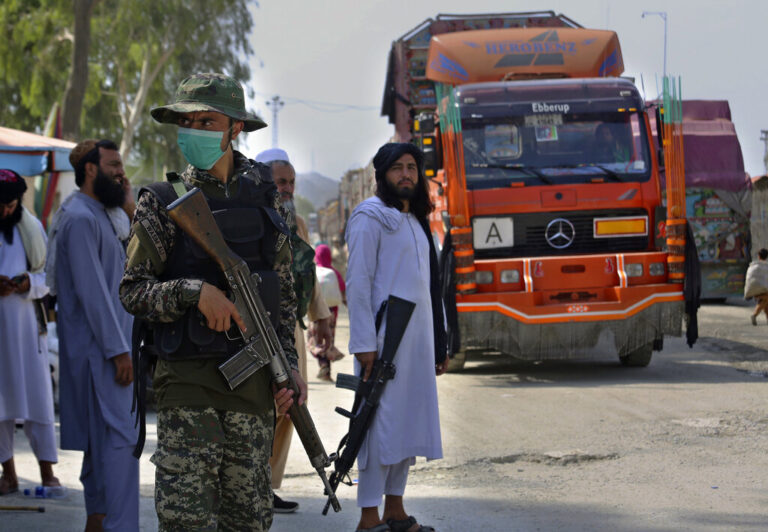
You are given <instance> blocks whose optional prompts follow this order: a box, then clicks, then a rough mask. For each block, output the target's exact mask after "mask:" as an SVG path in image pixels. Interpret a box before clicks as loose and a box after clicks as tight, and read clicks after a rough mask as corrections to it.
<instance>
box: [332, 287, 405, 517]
mask: <svg viewBox="0 0 768 532" xmlns="http://www.w3.org/2000/svg"><path fill="white" fill-rule="evenodd" d="M415 307H416V303H412V302H411V301H407V300H405V299H401V298H399V297H397V296H392V295H390V296H389V298H388V299H387V301H386V302H384V304H383V305H382V307H381V308H380V309H379V311H378V313H377V314H376V330H377V331H378V329H379V326H380V325H381V319H382V318H383V317H384V311H385V310H386V313H387V329H386V332H385V334H384V346H383V347H382V350H381V356H380V357H378V358H377V359H376V361H375V362H374V363H373V369H372V370H371V375H370V377H368V380H367V381H363V380H362V379H361V378H359V377H356V376H354V375H345V374H342V373H339V374H338V375H337V376H336V387H337V388H347V389H349V390H353V391H355V402H354V404H353V406H352V411H347V410H344V409H343V408H341V407H336V412H338V413H339V414H341V415H342V416H344V417H347V418H349V419H350V421H349V432H348V433H347V435H346V436H344V437H343V438H342V439H341V442H340V443H339V449H338V451H339V452H340V454H339V455H338V458H336V461H335V463H334V471H333V473H331V480H330V484H331V490H330V491H329V494H330V495H329V497H328V502H326V503H325V508H323V515H326V514H327V513H328V507H329V506H330V505H332V504H333V500H334V499H335V498H336V495H335V493H336V488H337V487H338V486H339V484H340V483H341V482H344V483H345V484H347V485H349V486H351V485H352V481H351V480H350V479H349V470H350V469H351V468H352V465H353V464H354V463H355V459H356V458H357V454H358V453H359V452H360V447H361V446H362V445H363V440H364V439H365V435H366V434H367V433H368V429H369V428H370V427H371V423H372V422H373V416H374V415H375V414H376V409H377V408H378V407H379V400H380V399H381V394H382V393H384V387H385V386H386V385H387V381H389V380H391V379H393V378H394V377H395V365H394V363H393V362H392V361H393V360H394V358H395V353H397V348H398V347H399V346H400V340H402V339H403V334H405V328H406V327H407V326H408V322H409V321H410V320H411V314H413V309H414V308H415ZM342 447H343V448H344V450H343V451H342V450H341V449H342ZM345 479H346V480H345ZM334 508H335V507H334Z"/></svg>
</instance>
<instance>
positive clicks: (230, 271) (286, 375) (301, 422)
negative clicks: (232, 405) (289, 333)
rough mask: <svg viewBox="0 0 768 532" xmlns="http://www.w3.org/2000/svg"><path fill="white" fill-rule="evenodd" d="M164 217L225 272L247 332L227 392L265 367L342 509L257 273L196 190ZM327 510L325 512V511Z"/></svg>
mask: <svg viewBox="0 0 768 532" xmlns="http://www.w3.org/2000/svg"><path fill="white" fill-rule="evenodd" d="M168 214H169V216H170V217H171V219H172V220H173V221H174V222H176V224H177V225H178V226H179V227H181V229H182V230H184V232H185V233H187V234H188V235H189V236H190V238H192V240H194V242H195V243H196V244H198V245H199V246H200V247H201V248H202V249H203V250H205V252H206V253H207V254H208V255H209V256H210V257H211V258H212V259H213V260H215V261H216V264H218V266H219V268H220V269H221V270H222V272H223V273H224V277H225V278H226V281H227V284H228V285H229V290H230V292H231V293H232V295H233V297H234V304H235V307H236V308H237V311H238V313H239V314H240V317H241V318H242V319H243V322H244V323H245V326H246V332H245V333H243V332H242V331H240V330H239V329H238V331H239V334H240V336H241V338H242V339H243V340H244V341H245V343H246V346H245V347H244V348H243V349H242V350H241V351H240V352H239V353H237V354H235V355H233V356H232V357H230V358H229V359H228V360H226V361H225V362H224V363H222V364H221V365H220V366H219V371H221V373H222V375H223V376H224V378H225V379H226V380H227V383H228V384H229V386H230V388H231V389H234V388H236V387H237V386H238V385H240V384H241V383H242V382H244V381H245V380H246V379H247V378H248V377H250V376H251V375H253V374H254V373H255V372H256V371H258V370H259V369H261V368H262V367H264V366H265V365H269V370H270V373H271V375H272V379H273V382H274V383H275V386H276V387H277V388H278V389H282V388H289V389H291V390H293V394H294V395H293V397H294V402H293V405H292V406H291V408H290V409H289V410H288V414H289V415H290V417H291V421H292V422H293V426H294V427H296V432H298V433H299V438H300V439H301V443H302V445H303V446H304V450H305V451H306V453H307V456H308V457H309V461H310V463H311V464H312V467H314V468H315V470H316V471H317V474H318V475H319V476H320V479H321V480H322V481H323V487H324V489H325V494H326V495H328V497H329V501H330V504H332V505H333V509H334V510H335V511H337V512H338V511H340V510H341V505H340V504H339V501H338V499H337V498H336V494H335V493H334V490H333V488H331V484H330V483H329V482H328V478H327V477H326V474H325V468H326V467H329V466H330V465H331V464H332V463H333V461H334V460H335V455H331V457H329V456H328V455H327V454H326V452H325V448H324V447H323V442H322V441H321V440H320V435H319V434H318V433H317V429H316V428H315V423H314V422H313V421H312V416H311V415H310V414H309V410H308V409H307V405H306V403H305V404H302V405H299V401H298V399H299V395H300V390H299V386H298V384H297V383H296V381H295V380H294V379H293V376H292V374H291V368H290V365H289V364H288V360H287V358H286V356H285V353H284V352H283V347H282V345H281V344H280V340H279V339H278V337H277V333H276V332H275V328H274V327H273V326H272V322H271V321H270V320H269V313H268V312H267V310H266V308H265V307H264V303H263V302H262V301H261V297H260V296H259V289H258V283H259V281H260V278H259V276H258V274H251V273H250V270H249V269H248V265H247V264H246V263H245V261H244V260H243V259H241V258H240V257H239V256H238V255H237V254H236V253H234V252H233V251H232V250H231V249H229V246H228V245H227V243H226V241H225V240H224V236H223V235H222V234H221V231H220V230H219V227H218V226H217V225H216V220H215V219H214V217H213V214H212V213H211V209H210V207H208V202H207V201H206V200H205V197H204V196H203V193H202V192H201V191H200V189H198V188H193V189H192V190H190V191H189V192H187V193H186V194H184V195H183V196H182V197H180V198H179V199H178V200H176V201H174V202H173V203H172V204H170V205H169V206H168ZM326 511H327V510H326Z"/></svg>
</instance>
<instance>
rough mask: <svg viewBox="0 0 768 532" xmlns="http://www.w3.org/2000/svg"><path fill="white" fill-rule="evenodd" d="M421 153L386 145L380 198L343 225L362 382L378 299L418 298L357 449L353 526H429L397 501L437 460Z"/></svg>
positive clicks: (354, 349)
mask: <svg viewBox="0 0 768 532" xmlns="http://www.w3.org/2000/svg"><path fill="white" fill-rule="evenodd" d="M422 160H423V155H422V153H421V151H420V150H419V149H418V148H416V147H415V146H414V145H412V144H407V143H399V144H394V143H390V144H385V145H384V146H382V147H381V148H380V149H379V151H378V153H377V154H376V156H375V157H374V158H373V165H374V167H375V169H376V185H377V189H376V196H375V197H373V198H369V199H367V200H365V201H363V202H362V203H361V204H360V205H358V206H357V208H356V209H355V211H354V212H353V213H352V216H351V217H350V219H349V223H348V226H347V234H346V239H347V243H348V246H349V265H348V268H347V304H348V307H349V316H350V341H349V352H350V353H354V354H355V369H356V371H357V372H358V374H361V373H362V376H363V379H364V380H367V378H368V377H369V376H370V373H371V368H372V365H373V362H374V360H375V359H376V357H377V356H378V355H377V353H380V352H381V348H382V346H383V342H384V335H385V333H386V327H387V324H386V320H385V321H384V322H383V323H382V324H381V326H380V328H379V330H378V331H377V330H376V324H375V321H376V314H377V311H378V310H379V308H381V305H382V303H383V302H384V301H385V300H386V299H387V298H388V297H389V296H390V295H394V296H398V297H401V298H403V299H407V300H409V301H412V302H414V303H415V304H416V307H415V309H414V312H413V315H412V317H411V321H410V323H409V324H408V327H407V328H406V330H405V333H404V335H403V339H402V341H401V343H400V347H399V348H398V350H397V353H396V355H395V358H394V364H395V366H396V367H397V372H396V374H395V377H394V379H392V380H390V381H389V382H388V383H387V386H386V388H385V389H384V393H383V395H382V397H381V402H380V404H379V408H378V410H377V411H376V416H375V418H374V420H373V423H372V425H371V428H370V429H369V431H368V434H367V436H366V439H365V441H364V442H363V445H362V447H361V449H360V453H359V455H358V469H359V483H358V491H357V503H358V506H360V507H361V508H362V511H361V517H360V522H359V524H358V530H369V531H375V532H380V531H387V530H393V531H396V532H397V531H403V532H404V531H409V532H415V531H422V532H426V531H429V530H433V529H432V528H431V527H426V526H421V525H419V524H418V523H417V520H416V519H415V518H413V517H411V516H409V515H408V513H406V511H405V508H404V506H403V494H404V492H405V485H406V482H407V479H408V469H409V467H410V466H411V465H413V464H414V463H415V457H416V456H424V457H426V458H427V459H428V460H433V459H437V458H442V443H441V439H440V421H439V416H438V407H437V383H436V380H435V375H441V374H442V373H444V372H445V370H446V368H447V357H446V347H447V343H446V334H445V318H444V313H443V305H442V300H441V298H440V296H439V293H440V290H439V275H438V267H437V254H436V253H435V249H434V244H433V243H432V238H431V237H430V236H429V227H428V224H427V215H428V214H429V212H431V210H432V209H433V206H432V204H431V203H430V201H429V196H428V192H427V184H426V180H425V178H424V176H423V173H422V169H421V165H422ZM382 495H386V499H385V504H384V513H383V515H382V518H381V519H380V518H379V512H378V506H379V505H380V504H381V498H382Z"/></svg>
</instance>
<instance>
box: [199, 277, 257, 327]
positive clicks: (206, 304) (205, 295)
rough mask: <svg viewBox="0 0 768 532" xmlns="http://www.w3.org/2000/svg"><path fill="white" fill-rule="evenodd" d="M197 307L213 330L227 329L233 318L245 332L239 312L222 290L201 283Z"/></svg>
mask: <svg viewBox="0 0 768 532" xmlns="http://www.w3.org/2000/svg"><path fill="white" fill-rule="evenodd" d="M197 308H198V309H199V310H200V312H201V313H202V314H203V316H205V319H206V320H208V327H209V328H211V329H213V330H214V331H218V332H224V331H228V330H229V328H230V326H231V325H232V321H231V320H234V321H235V323H237V326H238V327H240V330H241V331H243V332H246V331H245V323H244V322H243V318H241V317H240V313H239V312H237V308H236V307H235V304H234V303H232V302H231V301H230V300H229V299H228V298H227V296H226V295H225V294H224V292H222V291H221V290H219V289H218V288H216V287H215V286H213V285H212V284H208V283H203V287H202V288H201V289H200V300H199V301H198V302H197Z"/></svg>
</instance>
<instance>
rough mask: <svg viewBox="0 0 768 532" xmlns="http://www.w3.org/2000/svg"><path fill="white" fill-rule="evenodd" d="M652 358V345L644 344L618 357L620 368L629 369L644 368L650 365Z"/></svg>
mask: <svg viewBox="0 0 768 532" xmlns="http://www.w3.org/2000/svg"><path fill="white" fill-rule="evenodd" d="M652 356H653V343H649V344H645V345H644V346H642V347H639V348H638V349H635V350H634V351H630V352H629V353H627V354H626V355H619V360H620V361H621V365H622V366H626V367H629V368H644V367H646V366H647V365H648V364H650V363H651V357H652Z"/></svg>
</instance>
